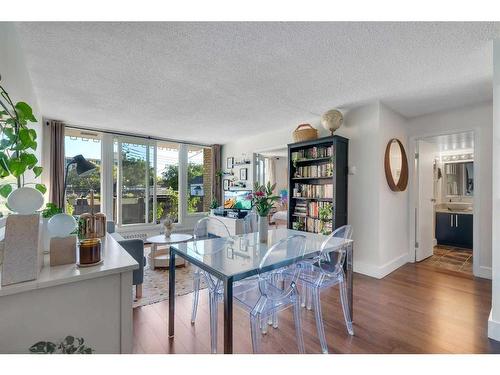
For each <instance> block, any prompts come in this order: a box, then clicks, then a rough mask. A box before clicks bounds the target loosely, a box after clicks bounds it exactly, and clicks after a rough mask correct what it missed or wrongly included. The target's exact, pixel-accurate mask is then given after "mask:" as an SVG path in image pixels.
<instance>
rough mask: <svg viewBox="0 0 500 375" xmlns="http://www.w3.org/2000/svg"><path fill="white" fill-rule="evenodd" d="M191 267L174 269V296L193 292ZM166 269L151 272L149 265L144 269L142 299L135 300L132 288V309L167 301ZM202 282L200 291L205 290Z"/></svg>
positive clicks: (146, 250)
mask: <svg viewBox="0 0 500 375" xmlns="http://www.w3.org/2000/svg"><path fill="white" fill-rule="evenodd" d="M149 251H150V249H149V247H146V248H145V249H144V253H145V256H146V259H148V255H149ZM193 269H194V267H193V266H190V265H187V266H186V267H184V266H181V267H177V268H176V269H175V295H177V296H182V295H184V294H188V293H191V292H192V291H193ZM168 274H169V272H168V269H167V268H156V269H155V270H153V269H152V268H150V267H149V264H147V265H146V267H144V282H143V284H142V298H136V296H135V288H134V292H133V293H134V295H133V296H134V305H133V306H134V308H135V307H140V306H146V305H151V304H152V303H157V302H161V301H164V300H168ZM205 288H206V285H205V284H204V283H203V282H202V283H201V285H200V289H205Z"/></svg>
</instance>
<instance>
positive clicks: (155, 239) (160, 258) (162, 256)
mask: <svg viewBox="0 0 500 375" xmlns="http://www.w3.org/2000/svg"><path fill="white" fill-rule="evenodd" d="M192 239H193V236H192V235H190V234H183V233H172V234H171V235H170V237H165V235H163V234H159V235H157V236H152V237H149V238H147V239H146V242H149V243H151V253H150V254H149V259H148V260H149V265H150V266H151V267H152V268H153V269H155V268H156V267H168V261H169V258H170V256H169V253H170V251H169V250H170V245H173V244H176V243H182V242H188V241H190V240H192ZM158 245H167V248H165V249H158ZM185 264H186V262H185V260H184V259H182V258H181V257H177V258H176V259H175V265H176V266H180V265H185Z"/></svg>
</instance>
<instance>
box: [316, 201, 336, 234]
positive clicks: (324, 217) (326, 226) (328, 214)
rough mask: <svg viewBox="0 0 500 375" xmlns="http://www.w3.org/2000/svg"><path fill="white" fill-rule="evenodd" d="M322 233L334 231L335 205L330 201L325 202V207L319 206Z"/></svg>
mask: <svg viewBox="0 0 500 375" xmlns="http://www.w3.org/2000/svg"><path fill="white" fill-rule="evenodd" d="M318 214H319V215H318V216H319V220H320V222H321V224H320V232H321V234H325V235H328V234H330V233H332V214H333V206H332V205H331V204H330V203H327V204H325V205H324V206H323V207H320V208H319V212H318Z"/></svg>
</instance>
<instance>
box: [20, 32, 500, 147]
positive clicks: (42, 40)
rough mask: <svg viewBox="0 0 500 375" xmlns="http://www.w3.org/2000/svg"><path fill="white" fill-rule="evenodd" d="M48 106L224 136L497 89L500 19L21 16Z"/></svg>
mask: <svg viewBox="0 0 500 375" xmlns="http://www.w3.org/2000/svg"><path fill="white" fill-rule="evenodd" d="M17 28H18V31H19V33H20V38H21V42H22V45H23V49H24V51H25V54H26V58H27V63H28V69H29V71H30V74H31V77H32V80H33V84H34V87H35V90H36V93H37V96H38V99H39V104H40V107H41V109H42V112H43V115H44V116H46V117H50V118H57V119H61V120H65V121H68V122H70V123H72V124H78V125H87V126H92V127H96V128H107V129H117V130H121V131H128V132H134V133H143V134H151V135H156V136H162V137H168V138H178V139H185V140H192V141H198V142H206V143H212V142H220V143H225V142H228V141H230V140H231V139H233V138H234V137H242V136H245V135H248V134H255V133H259V132H260V133H263V132H267V131H270V130H273V129H276V128H285V127H288V128H290V129H293V128H294V127H295V126H296V125H297V124H299V123H302V122H304V121H313V120H315V119H317V118H318V115H320V114H321V113H323V112H324V111H326V110H328V109H330V108H334V107H341V108H348V107H350V106H354V105H358V104H360V103H363V102H366V101H369V100H374V99H381V100H382V101H383V102H385V103H386V104H387V105H389V106H390V107H392V108H393V109H394V110H396V111H398V112H400V113H401V114H402V115H404V116H407V117H411V116H417V115H421V114H425V113H430V112H435V111H439V110H443V109H447V108H452V107H458V106H461V105H465V104H472V103H477V102H482V101H486V100H490V99H491V97H492V89H491V79H492V44H491V39H492V38H494V37H499V36H500V27H499V24H498V23H496V24H495V23H386V22H384V23H345V22H343V23H342V22H341V23H310V22H308V23H303V22H302V23H284V22H272V23H172V22H166V23H52V22H49V23H19V24H17Z"/></svg>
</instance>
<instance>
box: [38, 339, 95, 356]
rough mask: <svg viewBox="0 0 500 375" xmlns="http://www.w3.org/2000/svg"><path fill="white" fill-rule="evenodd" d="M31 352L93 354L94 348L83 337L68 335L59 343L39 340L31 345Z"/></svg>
mask: <svg viewBox="0 0 500 375" xmlns="http://www.w3.org/2000/svg"><path fill="white" fill-rule="evenodd" d="M29 350H30V352H31V353H37V354H92V353H93V352H94V349H92V348H91V347H89V346H87V345H85V340H84V339H83V338H81V337H74V336H66V337H65V338H64V340H61V341H60V342H59V343H57V344H56V343H53V342H50V341H39V342H37V343H36V344H34V345H32V346H31V347H30V349H29Z"/></svg>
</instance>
